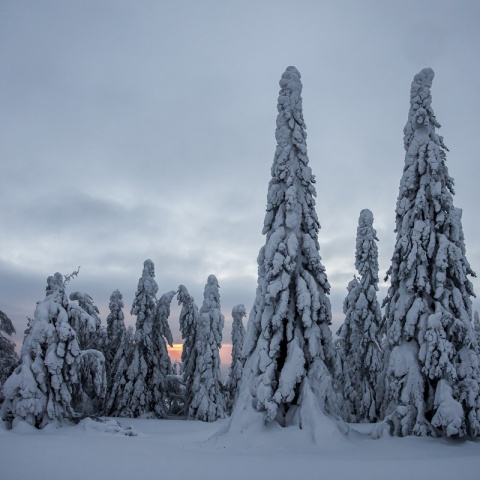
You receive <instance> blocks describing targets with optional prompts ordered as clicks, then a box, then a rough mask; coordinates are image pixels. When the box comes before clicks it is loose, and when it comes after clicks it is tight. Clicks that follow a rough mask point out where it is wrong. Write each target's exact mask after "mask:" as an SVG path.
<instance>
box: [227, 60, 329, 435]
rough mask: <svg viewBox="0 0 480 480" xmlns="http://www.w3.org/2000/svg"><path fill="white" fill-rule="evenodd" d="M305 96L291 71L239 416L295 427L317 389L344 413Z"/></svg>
mask: <svg viewBox="0 0 480 480" xmlns="http://www.w3.org/2000/svg"><path fill="white" fill-rule="evenodd" d="M301 92H302V84H301V81H300V73H299V72H298V70H297V69H296V68H295V67H288V68H287V70H286V71H285V73H284V74H283V75H282V78H281V80H280V93H279V97H278V116H277V128H276V132H275V137H276V140H277V148H276V151H275V157H274V160H273V165H272V169H271V174H272V178H271V180H270V184H269V188H268V194H267V212H266V215H265V220H264V227H263V234H264V235H266V240H265V245H264V246H263V247H262V248H261V250H260V253H259V255H258V287H257V293H256V298H255V302H254V305H253V308H252V310H251V312H250V316H249V321H248V326H247V333H246V337H245V343H244V348H243V355H244V356H245V357H246V358H247V360H246V364H245V368H244V374H243V375H244V376H243V381H242V390H243V391H244V392H246V394H245V395H240V397H239V401H238V402H237V406H236V407H235V409H234V412H233V416H235V415H237V411H238V412H243V411H244V410H245V409H248V408H252V407H253V408H254V409H255V410H258V411H262V412H264V415H263V421H264V423H265V424H269V423H270V422H272V421H274V420H277V422H278V423H280V424H281V425H288V424H289V423H290V422H292V421H293V418H294V417H295V410H297V409H301V408H302V402H303V399H304V398H305V395H306V393H305V392H306V390H308V389H311V388H313V390H315V391H316V392H317V393H319V394H320V396H321V398H322V399H323V401H322V402H320V408H321V409H324V410H327V411H330V412H332V413H334V412H335V411H336V408H337V407H336V403H337V400H336V395H335V392H334V391H333V384H332V378H331V372H332V368H333V361H334V350H333V345H332V338H331V331H330V327H329V325H330V323H331V308H330V301H329V299H328V297H327V295H328V293H329V290H330V285H329V283H328V281H327V275H326V273H325V268H324V266H323V265H322V263H321V257H320V254H319V249H320V247H319V243H318V239H317V234H318V231H319V228H320V224H319V222H318V218H317V214H316V212H315V200H314V197H315V196H316V191H315V187H314V183H315V177H314V175H313V174H312V170H311V168H310V167H309V165H308V156H307V146H306V132H305V128H306V126H305V122H304V120H303V113H302V98H301ZM314 367H315V374H313V373H312V368H314ZM307 377H308V381H307ZM311 382H314V383H315V385H313V386H309V384H310V383H311ZM245 403H246V404H247V405H245ZM310 406H311V404H308V406H307V403H305V404H304V407H305V411H304V412H301V413H299V412H296V413H297V417H302V418H304V425H306V424H307V423H308V421H307V420H305V419H306V418H307V417H308V410H309V409H310ZM310 413H311V414H312V415H314V416H316V415H317V413H316V412H310ZM239 414H240V415H241V414H242V413H239ZM234 424H235V422H233V423H232V426H233V425H234Z"/></svg>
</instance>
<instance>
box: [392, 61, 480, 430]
mask: <svg viewBox="0 0 480 480" xmlns="http://www.w3.org/2000/svg"><path fill="white" fill-rule="evenodd" d="M433 77H434V73H433V71H432V70H431V69H430V68H425V69H424V70H422V71H421V72H420V73H418V74H417V75H416V76H415V78H414V80H413V82H412V88H411V94H410V111H409V115H408V121H407V124H406V126H405V129H404V146H405V150H406V155H405V167H404V171H403V177H402V179H401V181H400V191H399V195H398V200H397V207H396V233H397V239H396V244H395V248H394V252H393V257H392V265H391V267H390V269H389V271H388V272H387V277H390V279H391V285H390V288H389V290H388V295H387V297H386V299H385V301H384V305H385V317H386V323H387V339H388V353H389V355H388V368H387V372H386V392H385V393H386V396H385V400H386V403H385V415H386V420H387V422H388V423H389V424H390V426H391V429H392V432H393V433H394V434H395V435H411V434H414V435H447V436H451V437H464V436H472V437H474V436H478V435H480V396H479V378H480V371H479V365H478V356H477V353H476V345H475V343H476V340H475V333H474V330H473V326H472V303H471V297H472V296H474V292H473V288H472V284H471V282H470V280H469V278H468V277H469V276H474V273H473V271H472V269H471V268H470V265H469V263H468V261H467V259H466V256H465V242H464V237H463V231H462V224H461V210H458V209H456V208H455V207H454V205H453V194H454V191H453V179H452V178H451V177H450V176H449V174H448V170H447V167H446V165H445V161H446V154H445V152H446V151H448V150H447V148H446V147H445V145H444V143H443V138H442V137H441V136H439V135H438V134H437V133H436V131H435V129H436V128H439V127H440V125H439V123H438V122H437V120H436V118H435V115H434V113H433V110H432V106H431V101H432V98H431V94H430V88H431V85H432V80H433Z"/></svg>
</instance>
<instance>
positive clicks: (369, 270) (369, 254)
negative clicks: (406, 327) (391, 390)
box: [337, 210, 382, 422]
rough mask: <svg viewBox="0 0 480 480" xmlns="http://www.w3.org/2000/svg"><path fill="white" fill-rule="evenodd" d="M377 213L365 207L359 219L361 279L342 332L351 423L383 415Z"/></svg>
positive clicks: (352, 288) (347, 304) (343, 385)
mask: <svg viewBox="0 0 480 480" xmlns="http://www.w3.org/2000/svg"><path fill="white" fill-rule="evenodd" d="M377 241H378V239H377V234H376V231H375V229H374V228H373V214H372V212H371V211H370V210H362V211H361V212H360V218H359V220H358V228H357V240H356V253H355V267H356V269H357V271H358V274H359V278H358V279H357V278H356V277H355V278H354V279H353V280H352V281H351V282H350V283H349V285H348V287H347V290H348V295H347V297H346V298H345V301H344V304H343V313H344V314H345V321H344V323H343V325H342V326H341V327H340V329H339V331H338V337H339V338H338V342H337V345H338V346H339V348H338V350H337V351H338V355H339V356H340V363H341V366H340V373H339V379H338V383H339V385H340V389H341V391H342V393H343V396H344V399H345V404H344V408H345V410H344V418H345V420H346V421H349V422H364V421H367V422H375V421H377V420H378V417H379V404H380V399H381V398H382V396H381V386H380V385H379V383H380V382H379V379H380V372H381V370H382V351H381V349H380V343H381V341H380V332H379V330H380V325H381V323H382V314H381V311H380V304H379V303H378V300H377V291H378V248H377V244H376V242H377Z"/></svg>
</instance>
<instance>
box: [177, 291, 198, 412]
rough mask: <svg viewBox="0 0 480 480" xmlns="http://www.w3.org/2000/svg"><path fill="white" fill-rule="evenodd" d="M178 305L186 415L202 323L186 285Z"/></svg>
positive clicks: (180, 294)
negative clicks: (198, 331)
mask: <svg viewBox="0 0 480 480" xmlns="http://www.w3.org/2000/svg"><path fill="white" fill-rule="evenodd" d="M177 300H178V304H179V305H181V306H182V310H181V311H180V318H179V322H180V332H181V334H182V340H183V346H182V358H181V359H182V364H181V372H180V373H181V375H182V376H183V382H184V384H185V413H188V409H189V407H190V404H191V403H192V399H193V380H194V375H195V369H196V364H197V349H196V348H195V345H196V343H197V328H198V324H199V322H200V320H199V319H200V313H199V311H198V307H197V305H196V304H195V301H194V299H193V297H192V296H191V295H190V294H189V293H188V290H187V288H186V287H185V286H184V285H180V286H179V287H178V294H177Z"/></svg>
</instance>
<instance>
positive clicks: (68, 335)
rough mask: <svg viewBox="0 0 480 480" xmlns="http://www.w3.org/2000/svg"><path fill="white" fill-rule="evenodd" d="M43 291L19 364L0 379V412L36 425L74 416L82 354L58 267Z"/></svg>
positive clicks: (5, 418)
mask: <svg viewBox="0 0 480 480" xmlns="http://www.w3.org/2000/svg"><path fill="white" fill-rule="evenodd" d="M47 284H48V286H47V296H46V298H45V299H44V300H42V301H41V302H39V303H38V304H37V307H36V309H35V313H34V318H33V320H32V322H31V325H30V329H29V333H28V334H27V335H26V337H25V339H24V342H23V347H22V354H21V364H20V365H19V366H18V367H17V368H16V369H15V371H14V372H13V373H12V375H11V376H10V377H9V378H8V379H7V381H6V382H5V385H4V395H5V401H4V403H3V406H2V418H3V419H4V420H6V421H7V423H8V424H11V421H12V420H13V419H14V418H18V419H22V420H25V421H26V422H28V423H30V424H31V425H34V426H36V427H38V428H42V427H44V426H45V425H46V424H47V423H49V422H51V421H53V420H61V419H63V418H72V417H73V416H74V411H73V409H72V406H71V400H72V387H73V384H74V383H75V382H77V369H76V367H75V362H76V360H77V358H78V357H79V355H80V348H79V345H78V342H77V336H76V333H75V330H74V329H73V328H72V326H71V325H70V323H69V317H68V311H69V308H70V302H69V300H68V297H67V295H66V293H65V285H64V283H63V277H62V275H61V274H60V273H56V274H55V275H54V276H52V277H49V278H48V280H47Z"/></svg>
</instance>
